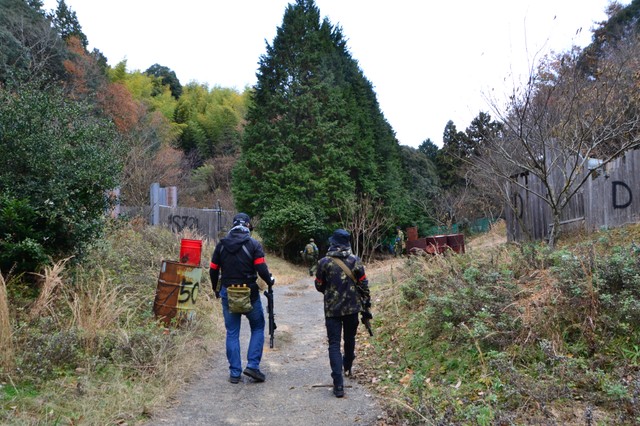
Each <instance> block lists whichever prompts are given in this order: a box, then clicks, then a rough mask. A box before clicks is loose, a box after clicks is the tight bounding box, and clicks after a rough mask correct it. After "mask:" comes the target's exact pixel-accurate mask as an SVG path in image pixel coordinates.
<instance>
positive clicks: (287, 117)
mask: <svg viewBox="0 0 640 426" xmlns="http://www.w3.org/2000/svg"><path fill="white" fill-rule="evenodd" d="M257 76H258V81H257V84H256V86H255V88H254V93H253V103H252V104H251V107H250V109H249V112H248V115H247V125H246V127H245V134H244V139H243V142H242V154H241V157H240V159H239V161H238V163H237V166H236V169H235V171H234V181H233V182H234V185H233V192H234V197H235V200H236V205H237V207H238V208H239V209H240V210H243V211H246V212H248V213H250V214H252V215H258V216H261V217H263V224H264V225H268V229H265V227H263V231H264V232H265V233H266V232H271V233H281V234H283V235H284V234H286V235H287V239H286V241H284V240H283V241H280V243H281V244H290V245H291V246H292V250H293V245H294V244H300V243H301V242H302V241H303V239H304V238H306V237H308V236H309V234H310V233H313V234H315V235H322V233H324V232H328V231H329V230H330V229H331V228H332V227H333V226H335V225H336V224H338V223H339V222H340V220H339V218H340V214H341V213H342V211H341V209H342V208H343V207H344V206H345V205H347V204H350V203H355V202H356V201H355V200H357V199H358V197H359V196H361V195H364V194H366V195H367V196H368V197H370V198H372V199H375V200H379V201H380V202H382V203H385V204H386V205H389V206H392V207H393V208H394V209H396V210H398V211H402V208H403V206H404V204H406V201H404V200H407V199H408V197H407V196H406V194H404V190H403V189H402V175H403V172H402V169H401V167H402V166H401V161H400V150H399V145H398V142H397V140H396V139H395V135H394V132H393V130H392V129H391V126H390V125H389V124H388V122H387V121H386V120H385V118H384V116H383V114H382V113H381V111H380V108H379V105H378V102H377V100H376V96H375V93H374V91H373V87H372V85H371V83H370V82H369V81H368V80H367V79H366V78H365V77H364V75H363V73H362V71H361V70H360V68H359V67H358V64H357V62H356V61H355V60H354V59H353V58H352V57H351V55H350V54H349V52H348V49H347V46H346V41H345V39H344V37H343V35H342V31H341V29H340V28H336V27H333V26H332V25H331V23H330V22H329V21H328V20H327V19H326V18H325V19H323V20H321V19H320V11H319V9H318V8H317V7H316V5H315V3H314V1H313V0H297V1H296V3H295V4H290V5H289V6H288V7H287V9H286V10H285V14H284V18H283V23H282V26H281V27H279V28H278V31H277V35H276V37H275V39H274V41H273V44H272V45H267V52H266V54H265V55H263V56H262V57H261V58H260V68H259V71H258V74H257ZM292 210H294V211H293V212H292ZM295 211H300V212H302V211H304V212H306V213H305V214H304V217H296V214H295ZM283 212H287V214H283ZM308 212H312V214H309V213H308ZM300 216H302V215H300ZM275 218H282V219H279V220H276V219H275ZM284 218H287V219H286V220H285V219H284ZM292 220H293V221H297V222H298V223H295V222H291V221H292ZM288 222H289V223H288ZM302 222H304V226H295V225H297V224H298V225H299V224H300V223H302ZM296 229H300V230H301V231H300V234H299V235H296V234H295V233H296ZM302 229H304V231H302ZM292 232H293V235H292ZM305 234H306V235H305ZM278 248H279V249H280V250H283V247H278Z"/></svg>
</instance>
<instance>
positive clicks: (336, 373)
mask: <svg viewBox="0 0 640 426" xmlns="http://www.w3.org/2000/svg"><path fill="white" fill-rule="evenodd" d="M324 322H325V325H326V327H327V337H328V338H329V364H331V378H332V379H333V384H334V385H335V386H342V384H343V379H342V369H343V367H346V369H347V370H348V369H350V368H351V365H352V364H353V360H354V359H355V358H356V353H355V349H356V332H357V331H358V314H357V313H355V314H351V315H345V316H342V317H326V318H325V320H324ZM343 329H344V358H343V356H342V353H340V340H342V339H341V337H342V336H341V335H342V331H343Z"/></svg>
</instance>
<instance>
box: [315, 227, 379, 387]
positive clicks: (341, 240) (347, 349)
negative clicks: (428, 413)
mask: <svg viewBox="0 0 640 426" xmlns="http://www.w3.org/2000/svg"><path fill="white" fill-rule="evenodd" d="M349 238H350V235H349V232H347V231H346V230H344V229H336V230H335V231H334V232H333V235H332V236H331V237H330V238H329V244H330V246H329V251H328V252H327V255H326V256H325V257H323V258H322V259H320V261H319V262H318V270H317V271H316V278H315V287H316V290H318V291H319V292H321V293H323V294H324V315H325V326H326V329H327V338H328V340H329V364H330V365H331V378H332V379H333V394H334V395H335V396H336V397H337V398H342V397H343V396H344V378H343V373H344V375H346V376H350V375H351V368H352V366H353V361H354V359H355V357H356V355H355V347H356V332H357V331H358V323H359V321H358V313H359V312H362V315H363V318H364V315H367V316H366V318H367V319H371V314H370V313H369V308H370V307H371V296H370V294H369V281H368V280H367V275H366V274H365V270H364V265H363V264H362V262H361V260H360V258H359V257H358V256H356V255H354V254H353V253H352V252H351V243H350V241H349ZM341 340H344V354H342V353H341V352H340V344H341Z"/></svg>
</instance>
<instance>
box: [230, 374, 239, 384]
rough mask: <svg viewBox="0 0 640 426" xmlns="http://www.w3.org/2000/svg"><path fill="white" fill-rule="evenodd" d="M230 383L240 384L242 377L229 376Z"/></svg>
mask: <svg viewBox="0 0 640 426" xmlns="http://www.w3.org/2000/svg"><path fill="white" fill-rule="evenodd" d="M229 383H233V384H234V385H235V384H236V383H240V376H229Z"/></svg>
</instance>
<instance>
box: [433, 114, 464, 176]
mask: <svg viewBox="0 0 640 426" xmlns="http://www.w3.org/2000/svg"><path fill="white" fill-rule="evenodd" d="M466 139H467V136H466V135H465V133H464V132H459V131H458V129H457V128H456V125H455V124H454V123H453V121H451V120H449V121H448V122H447V125H446V126H445V128H444V133H443V135H442V149H440V150H439V151H438V153H437V155H436V167H437V169H438V177H439V178H440V184H441V185H442V187H443V188H444V189H448V188H452V187H454V186H462V185H464V179H463V177H462V176H461V170H462V168H463V163H462V159H463V158H465V157H466V153H467V140H466Z"/></svg>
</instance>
